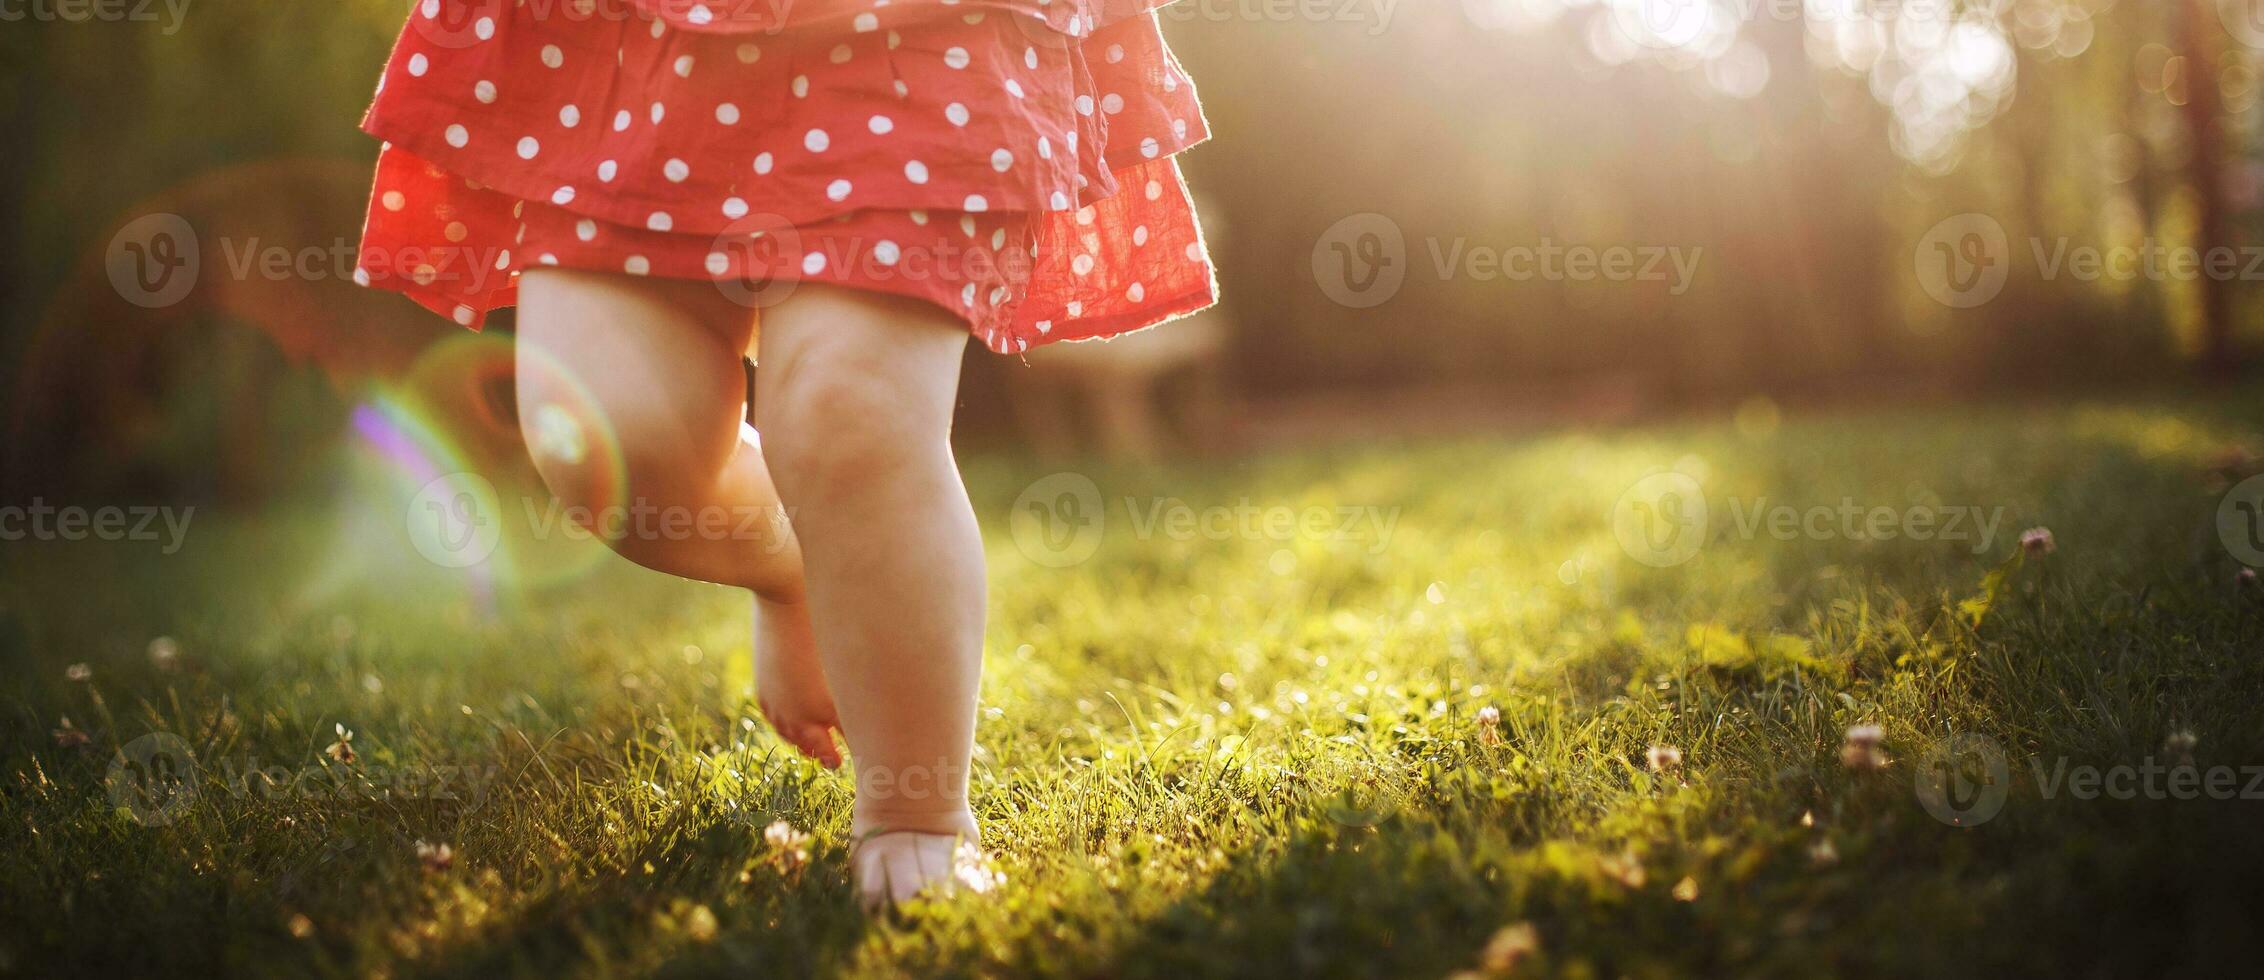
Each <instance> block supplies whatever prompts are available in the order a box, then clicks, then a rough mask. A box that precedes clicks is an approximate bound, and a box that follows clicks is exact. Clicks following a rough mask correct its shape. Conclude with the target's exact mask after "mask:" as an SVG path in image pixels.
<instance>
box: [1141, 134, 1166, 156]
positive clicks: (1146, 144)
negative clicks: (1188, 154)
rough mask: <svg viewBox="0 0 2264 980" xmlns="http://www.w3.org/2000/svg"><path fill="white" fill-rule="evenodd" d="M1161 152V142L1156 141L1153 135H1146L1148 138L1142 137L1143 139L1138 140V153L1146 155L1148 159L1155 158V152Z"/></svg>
mask: <svg viewBox="0 0 2264 980" xmlns="http://www.w3.org/2000/svg"><path fill="white" fill-rule="evenodd" d="M1161 152H1163V144H1161V143H1158V142H1156V138H1155V137H1153V136H1150V137H1148V138H1146V139H1143V140H1141V141H1140V155H1141V156H1144V157H1147V158H1148V159H1150V160H1153V159H1155V156H1156V154H1158V153H1161Z"/></svg>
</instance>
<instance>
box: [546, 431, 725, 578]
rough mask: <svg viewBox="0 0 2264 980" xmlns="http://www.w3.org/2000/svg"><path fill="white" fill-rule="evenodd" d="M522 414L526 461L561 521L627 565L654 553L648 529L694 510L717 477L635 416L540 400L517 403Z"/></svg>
mask: <svg viewBox="0 0 2264 980" xmlns="http://www.w3.org/2000/svg"><path fill="white" fill-rule="evenodd" d="M519 410H520V418H519V428H520V434H521V435H522V436H523V437H524V438H525V440H526V444H527V453H528V456H529V457H530V458H531V459H532V460H533V462H534V467H535V472H536V473H537V474H539V475H540V476H541V477H542V481H543V484H544V485H545V486H547V487H548V488H549V489H550V493H551V495H552V496H553V497H555V498H557V500H558V503H559V505H560V506H561V507H562V508H563V509H564V515H563V516H565V517H566V519H567V520H569V521H572V522H573V523H575V524H579V525H581V526H582V527H584V528H585V529H586V530H588V531H590V532H592V533H594V534H596V535H598V536H599V537H600V538H602V539H603V540H604V541H605V542H606V544H607V545H609V546H611V547H612V548H613V550H614V551H616V552H619V553H620V554H621V555H622V556H624V557H626V558H629V559H631V560H632V561H638V562H640V563H643V562H644V560H645V559H646V558H648V557H651V556H652V555H653V554H654V553H655V549H656V548H659V547H660V545H661V542H659V541H658V540H656V539H654V538H653V536H652V535H653V528H654V527H660V526H662V524H661V522H662V521H663V520H664V519H667V517H668V511H670V510H671V509H690V508H696V507H698V506H699V505H700V503H701V501H703V500H704V499H705V497H706V494H707V491H708V490H709V489H711V488H712V487H713V486H714V484H715V480H716V477H717V475H718V473H719V472H720V465H721V464H720V463H718V462H715V461H712V460H708V459H705V458H704V457H705V456H706V455H707V454H704V453H701V452H698V451H696V449H697V447H694V446H692V445H691V444H690V443H689V442H688V441H687V440H685V439H684V438H683V437H682V434H681V433H675V432H669V431H665V430H664V428H663V427H654V426H639V425H636V424H634V418H635V417H633V416H632V417H631V418H630V419H629V420H621V419H612V418H603V417H599V415H600V413H598V412H596V411H595V410H594V409H589V410H576V409H574V408H572V407H569V404H568V403H567V402H564V401H546V400H544V399H542V398H540V397H534V398H522V400H521V402H520V406H519ZM624 421H628V422H629V423H630V424H627V425H624V424H623V422H624Z"/></svg>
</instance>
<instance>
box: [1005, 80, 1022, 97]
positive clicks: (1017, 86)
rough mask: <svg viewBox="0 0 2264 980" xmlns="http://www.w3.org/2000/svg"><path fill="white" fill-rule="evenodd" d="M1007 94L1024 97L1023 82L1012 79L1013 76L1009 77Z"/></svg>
mask: <svg viewBox="0 0 2264 980" xmlns="http://www.w3.org/2000/svg"><path fill="white" fill-rule="evenodd" d="M1006 94H1008V95H1011V96H1013V97H1015V98H1017V99H1019V98H1021V97H1022V83H1021V82H1017V81H1015V80H1013V79H1011V78H1009V79H1007V80H1006Z"/></svg>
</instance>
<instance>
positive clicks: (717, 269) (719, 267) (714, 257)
mask: <svg viewBox="0 0 2264 980" xmlns="http://www.w3.org/2000/svg"><path fill="white" fill-rule="evenodd" d="M707 271H708V275H711V276H720V275H722V274H724V273H726V272H729V271H731V256H728V255H725V254H723V253H722V252H709V253H708V256H707Z"/></svg>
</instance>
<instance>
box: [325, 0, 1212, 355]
mask: <svg viewBox="0 0 2264 980" xmlns="http://www.w3.org/2000/svg"><path fill="white" fill-rule="evenodd" d="M613 2H617V3H618V2H633V3H634V4H635V5H636V8H637V9H636V11H635V13H634V15H631V16H616V17H611V18H607V17H604V16H599V15H598V14H602V13H603V11H602V9H598V10H593V12H592V13H593V16H588V17H582V18H569V17H562V16H559V15H558V11H557V9H556V8H551V7H543V6H540V5H536V4H513V5H509V6H507V7H503V6H502V5H498V4H494V3H491V2H489V0H425V2H424V4H422V5H421V7H420V8H419V9H418V10H417V11H416V12H415V13H413V14H412V16H411V20H410V23H409V25H408V27H407V28H406V29H405V30H404V32H403V35H402V39H401V42H400V44H399V45H398V46H397V47H396V50H395V52H394V55H393V59H392V61H391V63H390V65H389V66H388V69H387V72H386V75H385V78H384V80H383V82H382V83H381V86H380V89H379V94H378V97H377V100H376V102H375V104H374V105H373V106H372V108H371V110H370V113H369V115H368V117H367V119H366V120H365V123H364V128H365V129H366V130H367V131H369V132H370V133H372V134H373V135H376V136H378V137H380V138H382V139H385V140H386V141H387V146H386V148H385V150H384V151H383V152H382V153H381V155H380V160H379V165H378V174H377V186H376V189H375V191H374V193H373V195H372V204H371V209H370V219H369V224H368V226H367V228H366V230H365V233H364V255H363V262H362V271H363V274H364V276H365V278H366V281H368V282H370V283H371V284H373V285H381V286H385V287H388V288H396V289H401V290H403V291H405V292H407V293H409V294H410V295H411V296H413V297H414V298H416V299H417V300H418V301H419V302H420V303H423V304H424V305H426V306H427V307H430V308H432V309H435V310H438V311H441V312H443V313H446V314H448V315H450V316H453V317H454V318H455V319H456V320H457V321H458V322H460V323H464V324H465V325H467V326H474V327H476V326H478V325H479V324H480V322H481V321H482V320H483V319H484V317H485V315H486V313H487V312H488V311H489V310H492V309H495V308H497V307H501V306H506V305H510V303H512V302H513V301H514V300H515V288H516V276H517V273H518V272H519V270H521V269H522V268H525V267H528V266H530V265H539V264H557V265H563V266H570V267H577V268H598V269H606V270H609V271H626V272H629V273H632V274H647V275H659V276H670V277H681V278H706V279H713V280H717V281H719V283H722V284H726V285H739V281H740V280H759V281H760V282H759V283H757V284H755V285H761V284H775V283H777V282H781V281H784V282H792V281H828V282H838V283H843V284H847V285H852V286H860V287H865V288H872V289H877V290H881V291H887V292H894V293H901V294H906V295H914V296H920V297H923V298H926V299H929V300H932V301H935V302H937V303H938V304H939V305H943V306H945V307H946V308H948V309H952V310H953V311H954V312H957V313H959V314H960V315H962V316H963V317H964V318H965V319H966V320H967V321H968V323H969V324H970V327H971V328H972V329H973V330H974V332H975V333H976V334H977V335H978V336H980V337H982V338H983V339H984V341H985V342H986V344H988V345H989V346H990V347H992V348H993V349H995V350H1000V351H1009V352H1011V351H1019V350H1025V349H1027V348H1028V347H1030V346H1034V345H1037V344H1042V343H1047V342H1050V341H1053V340H1062V339H1082V338H1088V337H1102V336H1109V335H1113V334H1117V333H1122V332H1125V331H1128V330H1134V329H1139V328H1140V327H1144V326H1148V325H1150V324H1153V323H1155V322H1159V321H1160V320H1163V319H1168V318H1169V317H1172V316H1176V315H1180V314H1183V313H1187V312H1191V311H1193V310H1195V309H1200V308H1201V307H1203V306H1206V305H1209V303H1210V302H1212V299H1213V297H1214V294H1215V290H1214V287H1213V284H1212V274H1211V268H1210V265H1209V262H1208V259H1207V256H1206V255H1205V253H1204V250H1203V244H1202V237H1201V232H1200V229H1199V227H1198V225H1197V222H1196V219H1195V215H1194V210H1193V207H1192V204H1191V202H1190V201H1189V198H1188V196H1187V193H1186V189H1185V186H1184V183H1183V181H1182V180H1181V178H1180V175H1179V172H1178V168H1177V165H1176V162H1175V161H1174V160H1173V157H1174V156H1175V155H1176V154H1178V153H1179V152H1182V151H1184V150H1185V149H1187V148H1188V147H1191V146H1193V145H1195V144H1196V143H1199V142H1201V141H1202V140H1203V139H1205V138H1207V136H1208V129H1207V127H1206V126H1205V124H1204V121H1203V117H1202V113H1201V110H1200V107H1199V105H1198V103H1197V102H1196V99H1195V94H1194V89H1193V86H1192V84H1191V83H1190V82H1189V81H1188V79H1187V77H1186V75H1185V73H1184V72H1183V71H1182V70H1181V69H1180V68H1179V66H1178V64H1177V62H1176V60H1175V59H1174V58H1173V57H1172V56H1171V53H1170V50H1169V49H1168V47H1166V46H1165V44H1164V42H1163V39H1162V36H1161V34H1160V32H1159V30H1158V26H1157V23H1156V19H1155V16H1154V15H1153V13H1152V12H1149V11H1148V10H1146V9H1145V8H1143V9H1141V10H1140V12H1138V13H1136V14H1134V15H1131V16H1126V17H1120V18H1117V19H1114V20H1107V21H1104V20H1102V18H1101V16H1100V12H1099V11H1098V10H1097V9H1096V8H1090V7H1080V6H1078V5H1077V4H1073V3H1071V2H1070V0H1052V2H1051V3H1046V4H1036V3H1032V4H1008V3H998V4H977V3H957V4H952V3H941V2H933V0H929V2H904V0H897V2H894V3H889V4H883V5H880V6H873V5H872V4H870V3H869V2H859V3H854V4H852V3H841V2H835V0H795V2H794V3H793V4H792V6H791V8H790V11H789V12H790V13H791V14H792V15H793V16H789V17H787V18H786V19H785V20H783V21H779V20H775V19H774V20H773V21H770V22H767V24H768V25H769V26H757V25H756V24H754V23H753V22H750V21H746V20H743V19H733V18H730V17H725V18H722V19H720V20H719V19H713V17H712V15H713V14H715V13H718V12H719V11H717V10H714V9H713V8H714V7H715V6H717V5H720V4H721V3H724V2H730V3H738V2H739V0H715V3H711V4H710V5H709V8H708V9H710V14H709V15H701V14H697V13H694V12H693V11H695V10H698V9H702V8H701V7H699V6H698V5H693V4H686V3H679V2H677V0H613ZM499 7H500V9H495V8H499ZM1051 7H1059V8H1062V9H1063V10H1067V11H1070V12H1071V13H1072V14H1073V15H1074V17H1075V18H1076V19H1080V20H1082V19H1084V18H1086V17H1088V16H1089V17H1091V21H1090V25H1091V30H1090V32H1089V34H1087V35H1085V36H1076V35H1072V34H1069V33H1065V32H1060V31H1056V30H1054V29H1053V28H1052V27H1051V26H1049V25H1050V24H1051V21H1050V20H1048V21H1045V22H1039V21H1037V20H1036V19H1035V17H1034V16H1032V15H1031V14H1029V13H1026V12H1024V11H1025V10H1026V9H1027V10H1040V9H1044V8H1051ZM486 9H494V12H493V13H492V14H489V13H482V11H483V10H486ZM569 9H571V8H570V7H569ZM766 9H767V8H766ZM546 12H547V14H546ZM773 13H774V14H775V11H774V12H773ZM702 17H709V18H710V19H707V20H706V21H705V22H704V23H697V24H695V23H694V20H696V19H699V18H702ZM805 17H806V18H807V19H804V18H805ZM827 25H832V26H827ZM678 27H682V28H683V29H677V28H678ZM466 37H469V38H470V39H471V40H470V41H469V42H468V43H467V42H465V40H464V39H465V38H466ZM436 38H437V39H436ZM907 260H917V261H918V262H919V264H920V270H919V271H914V269H913V265H914V262H913V261H907ZM744 288H746V289H747V291H749V292H750V293H757V294H762V293H765V290H766V289H767V288H768V287H765V289H756V288H754V286H752V285H749V286H745V287H744ZM729 291H730V290H729V289H727V292H729ZM768 294H769V295H776V290H769V292H768Z"/></svg>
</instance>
